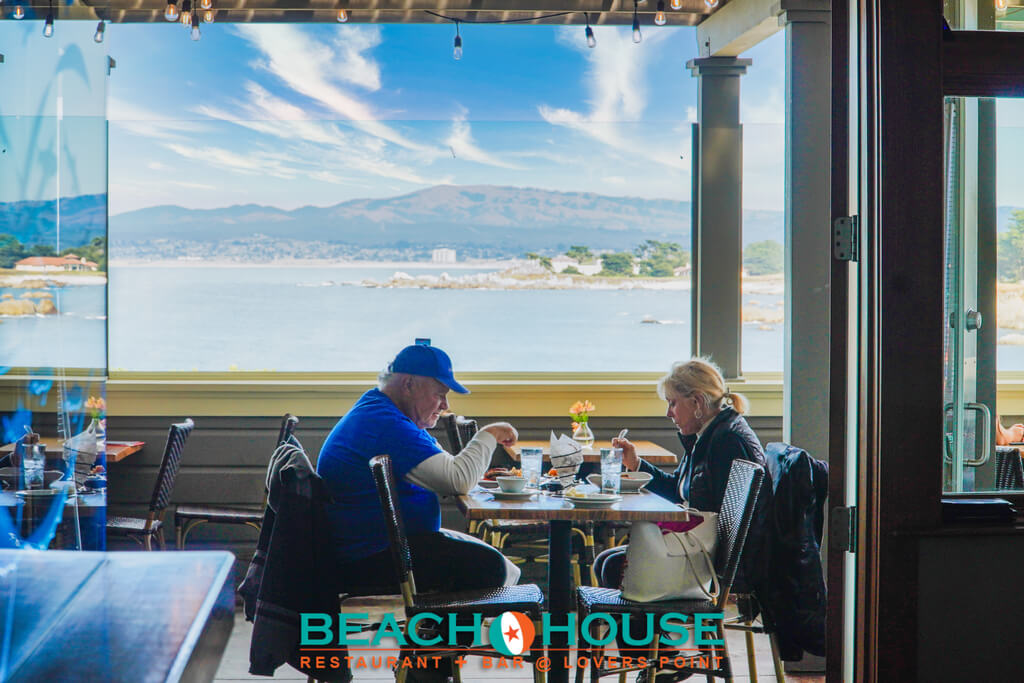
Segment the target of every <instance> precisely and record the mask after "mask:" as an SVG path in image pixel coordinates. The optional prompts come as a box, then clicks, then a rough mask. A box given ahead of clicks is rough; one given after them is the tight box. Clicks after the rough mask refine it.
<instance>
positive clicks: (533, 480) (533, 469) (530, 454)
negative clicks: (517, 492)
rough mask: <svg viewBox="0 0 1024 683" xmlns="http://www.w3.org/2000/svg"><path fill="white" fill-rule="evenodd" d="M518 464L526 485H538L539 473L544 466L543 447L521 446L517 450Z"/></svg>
mask: <svg viewBox="0 0 1024 683" xmlns="http://www.w3.org/2000/svg"><path fill="white" fill-rule="evenodd" d="M519 464H520V466H521V467H522V469H523V476H524V477H526V485H527V486H540V473H541V469H543V467H544V449H542V448H523V449H522V450H521V451H520V452H519Z"/></svg>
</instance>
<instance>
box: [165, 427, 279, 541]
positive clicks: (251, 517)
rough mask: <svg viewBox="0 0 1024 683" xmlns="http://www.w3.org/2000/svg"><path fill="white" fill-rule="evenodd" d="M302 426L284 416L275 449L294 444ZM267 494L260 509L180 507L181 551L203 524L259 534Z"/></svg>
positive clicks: (176, 514) (176, 522) (177, 519)
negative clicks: (245, 528)
mask: <svg viewBox="0 0 1024 683" xmlns="http://www.w3.org/2000/svg"><path fill="white" fill-rule="evenodd" d="M298 424H299V418H297V417H295V416H294V415H292V414H291V413H285V416H284V418H282V419H281V429H280V430H278V433H277V443H276V444H274V448H275V449H276V448H277V447H278V446H280V445H281V444H283V443H285V442H286V441H289V440H291V438H292V434H294V432H295V426H296V425H298ZM266 502H267V501H266V490H264V493H263V505H260V506H258V507H256V506H252V507H245V506H237V507H230V506H221V505H179V506H178V509H177V510H175V512H174V528H175V529H176V530H177V547H178V550H184V549H185V541H186V540H187V539H188V535H189V532H191V531H192V530H193V529H195V528H196V527H197V526H199V525H200V524H244V525H246V526H250V527H252V528H253V529H255V530H256V531H259V530H260V526H261V525H262V523H263V509H264V508H265V507H266Z"/></svg>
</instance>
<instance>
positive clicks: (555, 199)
mask: <svg viewBox="0 0 1024 683" xmlns="http://www.w3.org/2000/svg"><path fill="white" fill-rule="evenodd" d="M1013 210H1014V207H1008V206H1002V207H999V211H998V221H999V225H1000V231H1003V230H1005V229H1006V226H1007V222H1008V220H1009V218H1010V214H1011V211H1013ZM60 211H61V243H62V244H65V245H74V244H81V243H84V242H87V241H88V240H89V239H91V238H92V237H94V236H96V235H97V234H102V227H103V220H104V218H105V216H106V196H105V195H102V194H97V195H83V196H80V197H71V198H65V199H62V200H61V204H60ZM55 218H56V203H55V202H52V201H50V202H41V201H32V202H27V201H26V202H10V203H0V234H3V233H9V234H13V235H15V236H16V237H17V238H18V239H19V240H21V241H22V243H24V244H35V243H53V241H54V233H55V230H54V228H53V226H54V225H55ZM109 220H110V238H111V242H112V243H113V245H114V247H115V248H116V245H117V244H118V243H122V244H133V243H135V244H141V243H151V242H153V241H154V240H166V241H167V242H175V241H189V242H197V243H226V242H230V241H232V240H247V239H250V238H253V237H254V236H263V237H267V238H271V239H274V240H289V241H294V242H326V243H334V244H349V245H352V246H353V247H357V248H361V249H363V248H365V249H375V248H389V247H396V246H397V247H423V248H428V247H429V248H432V247H439V246H455V247H459V246H463V247H486V248H488V249H489V250H490V251H494V249H495V248H498V249H500V251H502V252H505V253H506V254H507V255H519V254H521V253H523V252H524V251H539V252H549V253H551V252H556V251H558V252H560V251H564V250H565V249H566V248H568V247H569V246H570V245H573V244H581V245H586V246H589V247H590V248H592V249H616V250H619V249H631V248H633V247H635V246H636V245H637V244H639V243H640V242H642V241H643V240H646V239H657V240H665V241H673V242H679V243H681V244H683V245H684V246H688V245H689V242H690V202H688V201H677V200H670V199H642V198H636V197H616V196H608V195H601V194H594V193H589V192H554V191H549V190H540V189H533V188H516V187H502V186H490V185H476V186H452V185H439V186H436V187H431V188H427V189H424V190H419V191H416V192H412V193H409V194H404V195H400V196H395V197H387V198H382V199H353V200H350V201H345V202H341V203H339V204H335V205H333V206H326V207H316V206H305V207H301V208H298V209H293V210H285V209H280V208H276V207H273V206H264V205H260V204H243V205H235V206H228V207H223V208H218V209H190V208H186V207H182V206H175V205H165V206H154V207H149V208H145V209H139V210H136V211H129V212H126V213H121V214H118V215H115V216H111V217H110V219H109ZM743 224H744V234H743V241H744V244H749V243H751V242H758V241H762V240H769V239H770V240H775V241H777V242H782V241H783V213H782V212H781V211H761V210H746V211H744V212H743Z"/></svg>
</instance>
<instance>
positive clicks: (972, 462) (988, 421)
mask: <svg viewBox="0 0 1024 683" xmlns="http://www.w3.org/2000/svg"><path fill="white" fill-rule="evenodd" d="M952 410H953V404H952V403H947V404H946V407H945V410H943V413H944V414H945V413H948V412H950V411H952ZM968 410H973V411H976V412H979V413H981V415H982V420H983V422H984V425H985V427H984V429H982V436H983V437H984V441H983V443H984V444H985V447H984V448H983V449H982V450H981V457H979V458H968V459H965V460H964V465H965V466H968V467H981V466H982V465H984V464H985V463H987V462H988V460H989V458H991V457H992V452H991V451H992V411H991V410H989V407H988V406H987V405H985V404H984V403H965V404H964V411H965V412H966V411H968ZM952 436H953V435H952V434H946V435H945V438H944V439H943V441H944V442H945V444H946V455H945V457H944V459H945V461H946V462H948V463H952V462H953V439H952Z"/></svg>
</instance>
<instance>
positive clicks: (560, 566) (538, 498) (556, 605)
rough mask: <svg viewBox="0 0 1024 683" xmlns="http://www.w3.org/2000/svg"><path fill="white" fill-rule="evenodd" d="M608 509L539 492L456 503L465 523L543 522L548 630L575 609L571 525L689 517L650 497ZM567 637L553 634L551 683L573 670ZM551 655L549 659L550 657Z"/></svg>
mask: <svg viewBox="0 0 1024 683" xmlns="http://www.w3.org/2000/svg"><path fill="white" fill-rule="evenodd" d="M621 498H622V499H621V500H620V501H618V502H616V503H614V504H613V505H611V506H608V507H601V508H595V507H583V506H582V504H581V506H580V507H577V506H576V505H575V504H574V503H573V502H572V498H570V497H567V496H562V495H557V494H550V493H547V492H539V493H537V494H535V495H533V496H531V497H530V498H529V499H527V500H514V501H513V500H498V499H496V498H495V497H494V495H492V493H491V491H490V490H487V489H484V488H481V487H480V486H477V487H474V488H473V489H471V490H470V491H469V493H467V494H465V495H461V496H458V497H457V498H456V504H457V505H458V508H459V510H460V511H461V512H462V514H464V515H465V516H466V518H467V519H469V520H470V521H472V520H483V519H520V520H545V521H547V522H548V529H549V531H548V534H549V535H548V611H549V612H550V615H551V616H550V619H551V624H552V625H554V626H565V625H567V624H568V623H569V613H570V612H572V611H573V608H574V599H573V598H574V593H573V584H572V526H573V523H574V522H638V521H650V522H668V521H686V520H687V519H689V517H688V514H689V513H688V512H687V511H686V510H684V509H683V508H681V507H679V506H678V505H676V504H675V503H672V502H670V501H669V500H667V499H665V498H662V497H661V496H658V495H656V494H653V493H651V492H649V491H646V490H643V489H641V490H640V491H639V492H638V493H623V494H622V496H621ZM569 652H570V648H569V634H568V633H567V632H564V631H554V632H553V633H552V634H551V636H550V647H549V656H550V657H551V670H550V672H549V673H548V677H549V679H550V680H551V682H552V683H566V682H567V681H568V680H569V671H570V670H571V668H572V661H571V657H569ZM551 653H554V654H553V655H552V654H551Z"/></svg>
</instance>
